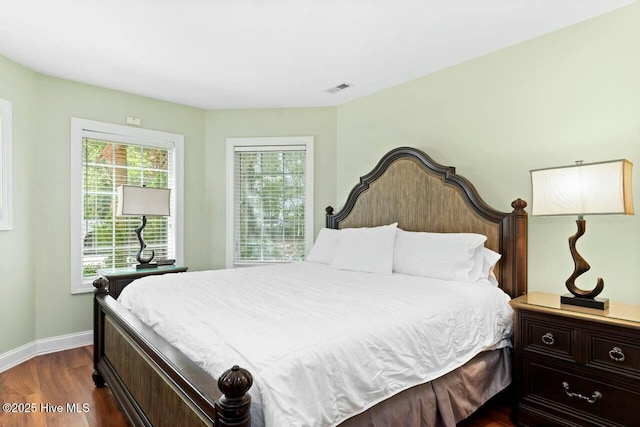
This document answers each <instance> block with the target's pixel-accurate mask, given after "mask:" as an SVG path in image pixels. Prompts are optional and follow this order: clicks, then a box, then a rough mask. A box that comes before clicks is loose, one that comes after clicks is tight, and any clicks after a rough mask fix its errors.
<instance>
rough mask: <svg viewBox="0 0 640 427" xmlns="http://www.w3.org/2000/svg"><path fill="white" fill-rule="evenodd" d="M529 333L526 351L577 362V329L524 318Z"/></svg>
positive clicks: (525, 345) (525, 343)
mask: <svg viewBox="0 0 640 427" xmlns="http://www.w3.org/2000/svg"><path fill="white" fill-rule="evenodd" d="M523 323H524V328H525V330H526V331H527V333H526V341H525V342H524V349H525V350H529V351H537V352H542V353H544V354H547V355H549V356H555V357H561V358H563V359H568V360H571V361H574V362H575V361H576V346H577V329H576V328H574V327H571V326H568V325H564V324H562V323H550V322H545V321H541V320H538V319H533V318H529V317H524V319H523Z"/></svg>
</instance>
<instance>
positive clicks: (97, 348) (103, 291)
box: [91, 277, 109, 387]
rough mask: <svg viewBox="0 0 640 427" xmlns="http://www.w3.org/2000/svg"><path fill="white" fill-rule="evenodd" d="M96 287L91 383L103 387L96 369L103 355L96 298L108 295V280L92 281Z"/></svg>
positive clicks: (102, 334) (102, 326)
mask: <svg viewBox="0 0 640 427" xmlns="http://www.w3.org/2000/svg"><path fill="white" fill-rule="evenodd" d="M93 286H94V287H95V288H96V289H95V291H94V292H93V374H92V375H91V377H92V378H93V383H94V384H95V385H96V387H104V378H103V377H102V374H100V372H99V371H98V362H100V359H102V356H104V313H103V312H102V310H100V305H99V304H98V298H104V297H106V296H107V295H109V281H108V280H107V279H105V278H103V277H99V278H97V279H96V280H94V281H93Z"/></svg>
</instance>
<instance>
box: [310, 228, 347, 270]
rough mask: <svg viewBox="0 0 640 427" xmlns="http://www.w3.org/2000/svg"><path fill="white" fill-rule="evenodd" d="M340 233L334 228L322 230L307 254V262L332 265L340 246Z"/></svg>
mask: <svg viewBox="0 0 640 427" xmlns="http://www.w3.org/2000/svg"><path fill="white" fill-rule="evenodd" d="M338 233H339V230H334V229H333V228H323V229H321V230H320V232H319V233H318V237H316V241H315V243H314V244H313V246H312V247H311V250H310V251H309V253H308V254H307V261H310V262H317V263H320V264H330V263H331V260H332V259H333V255H334V253H335V250H336V245H337V244H338Z"/></svg>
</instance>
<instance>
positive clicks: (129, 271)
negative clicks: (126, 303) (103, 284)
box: [98, 265, 188, 299]
mask: <svg viewBox="0 0 640 427" xmlns="http://www.w3.org/2000/svg"><path fill="white" fill-rule="evenodd" d="M187 268H188V267H184V266H178V265H163V266H159V267H157V268H147V269H144V270H136V269H135V267H121V268H104V269H100V270H98V276H100V277H102V278H104V279H106V280H107V281H108V282H109V295H111V296H112V297H113V298H115V299H118V296H120V292H122V290H123V289H124V288H125V287H126V286H127V285H128V284H129V283H131V282H133V281H134V280H136V279H139V278H140V277H145V276H155V275H159V274H167V273H184V272H185V271H187Z"/></svg>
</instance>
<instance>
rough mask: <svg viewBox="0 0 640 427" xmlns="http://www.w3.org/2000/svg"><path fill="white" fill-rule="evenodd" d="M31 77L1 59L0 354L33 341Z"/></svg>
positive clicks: (33, 204) (34, 99) (32, 114)
mask: <svg viewBox="0 0 640 427" xmlns="http://www.w3.org/2000/svg"><path fill="white" fill-rule="evenodd" d="M35 85H36V74H35V73H33V72H31V71H29V70H27V69H26V68H23V67H21V66H19V65H17V64H15V63H14V62H11V61H9V60H7V59H5V58H3V57H1V56H0V98H3V99H6V100H8V101H11V103H12V104H13V114H12V115H13V147H12V151H13V230H9V231H0V295H2V297H1V298H0V325H2V332H0V354H2V353H4V352H5V351H8V350H11V349H14V348H17V347H20V346H21V345H24V344H26V343H28V342H30V341H33V339H34V337H35V311H34V310H35V307H34V298H35V283H34V279H33V277H34V273H33V269H32V264H33V263H34V262H35V261H36V260H35V257H34V256H33V254H32V252H31V248H32V246H31V239H32V232H33V230H32V228H31V221H30V216H29V213H30V212H32V207H33V206H35V200H33V198H32V197H30V192H31V191H32V190H33V182H32V181H31V175H32V173H34V172H35V167H34V165H33V164H32V158H33V152H34V147H33V135H34V131H35V126H34V125H33V117H34V110H35V105H36V96H35Z"/></svg>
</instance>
